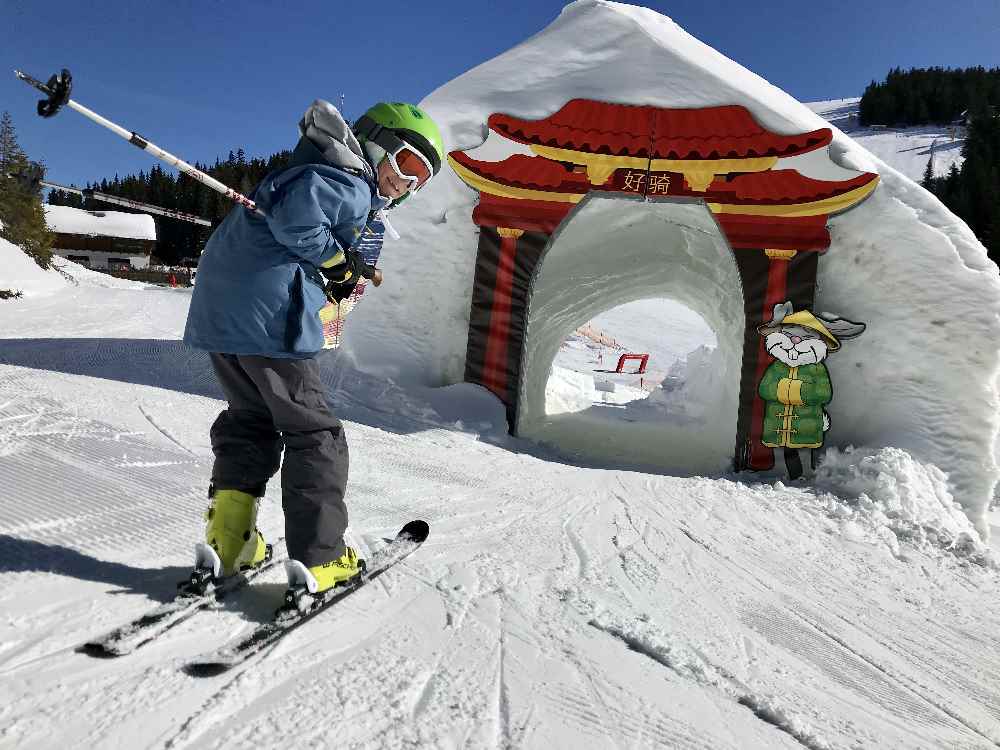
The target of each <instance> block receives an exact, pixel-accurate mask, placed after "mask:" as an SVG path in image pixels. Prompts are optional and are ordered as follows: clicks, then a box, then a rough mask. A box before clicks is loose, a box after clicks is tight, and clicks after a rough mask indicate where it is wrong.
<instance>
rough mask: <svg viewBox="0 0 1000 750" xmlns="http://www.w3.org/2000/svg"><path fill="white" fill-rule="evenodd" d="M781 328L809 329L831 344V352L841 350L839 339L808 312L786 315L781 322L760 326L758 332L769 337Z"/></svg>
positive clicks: (773, 321)
mask: <svg viewBox="0 0 1000 750" xmlns="http://www.w3.org/2000/svg"><path fill="white" fill-rule="evenodd" d="M781 326H802V327H803V328H808V329H810V330H813V331H816V333H818V334H820V335H821V336H822V337H823V338H825V339H826V340H827V341H828V342H830V348H829V351H831V352H835V351H837V350H838V349H839V348H840V342H839V341H838V340H837V337H836V336H834V335H833V334H832V333H830V331H829V329H828V328H827V327H826V326H825V325H823V322H822V321H821V320H820V319H819V318H817V317H816V316H815V315H813V314H812V313H811V312H809V311H808V310H800V311H799V312H797V313H792V314H791V315H786V316H785V317H784V318H782V319H781V320H777V321H775V320H772V321H771V322H770V323H765V324H764V325H762V326H760V327H759V328H758V329H757V330H758V331H760V333H761V334H763V335H764V336H767V335H768V334H771V333H774V332H776V331H779V330H781Z"/></svg>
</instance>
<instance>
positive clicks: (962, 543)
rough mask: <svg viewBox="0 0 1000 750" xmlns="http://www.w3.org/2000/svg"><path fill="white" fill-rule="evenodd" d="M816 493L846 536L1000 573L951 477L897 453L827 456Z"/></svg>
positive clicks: (882, 451) (861, 450)
mask: <svg viewBox="0 0 1000 750" xmlns="http://www.w3.org/2000/svg"><path fill="white" fill-rule="evenodd" d="M815 486H816V489H817V490H818V491H819V492H821V493H829V494H827V495H826V496H825V497H823V496H822V495H821V499H823V500H824V501H825V502H826V507H827V510H828V512H829V513H830V514H831V515H832V516H833V517H834V518H836V519H838V520H839V522H840V525H841V529H842V531H843V532H844V534H845V536H848V537H854V538H865V537H870V536H875V537H877V538H878V539H881V540H882V541H883V542H885V543H886V544H887V545H888V546H889V548H890V549H891V551H892V553H893V554H894V555H895V556H896V557H900V556H902V555H903V550H905V549H906V548H910V549H915V550H918V551H920V552H926V553H931V552H935V551H939V550H941V549H945V550H949V551H951V552H953V553H954V554H956V555H958V556H959V557H963V558H967V559H970V560H972V561H974V562H978V563H980V564H985V565H988V566H990V567H993V568H997V569H1000V566H998V565H997V563H996V561H995V558H994V556H993V554H992V551H991V550H990V549H989V548H987V547H985V546H984V545H983V543H982V541H981V540H980V538H979V534H978V533H977V531H976V529H975V527H974V526H973V525H972V523H971V522H970V520H969V518H968V517H967V516H966V515H965V513H963V512H962V506H961V505H959V504H958V503H956V502H955V498H954V496H953V495H952V493H951V492H950V491H949V489H948V477H947V475H946V474H945V473H944V472H942V471H941V470H940V469H938V468H937V467H936V466H933V465H931V464H925V463H921V462H920V461H917V460H916V459H914V458H913V456H911V455H910V454H909V453H907V452H906V451H904V450H900V449H898V448H882V449H872V448H859V449H853V448H852V449H847V450H844V451H839V450H836V449H832V450H830V451H827V452H826V454H825V455H824V458H823V462H822V464H821V465H820V466H819V468H818V469H817V470H816V477H815Z"/></svg>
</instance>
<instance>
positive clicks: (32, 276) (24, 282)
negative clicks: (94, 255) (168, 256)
mask: <svg viewBox="0 0 1000 750" xmlns="http://www.w3.org/2000/svg"><path fill="white" fill-rule="evenodd" d="M0 264H2V270H0V289H9V290H11V291H20V292H22V293H23V294H24V296H26V297H28V296H44V295H49V294H53V293H55V292H62V291H66V289H67V288H68V287H72V286H74V285H76V284H79V283H81V282H85V283H86V284H87V285H88V286H97V287H105V288H108V289H142V288H144V287H145V286H146V285H145V284H143V283H141V282H138V281H129V280H127V279H116V278H115V277H114V276H109V275H108V274H106V273H100V272H98V271H93V270H91V269H89V268H87V267H85V266H81V265H80V264H79V263H74V262H73V261H71V260H66V259H65V258H60V257H58V256H53V258H52V266H51V267H50V268H42V267H41V266H39V265H38V264H37V263H36V262H35V261H34V260H33V259H32V258H31V256H29V255H28V254H27V253H25V252H24V250H22V249H21V248H20V247H18V246H17V245H14V244H12V243H10V242H8V241H7V240H5V239H3V238H2V237H0ZM6 333H11V331H7V332H6Z"/></svg>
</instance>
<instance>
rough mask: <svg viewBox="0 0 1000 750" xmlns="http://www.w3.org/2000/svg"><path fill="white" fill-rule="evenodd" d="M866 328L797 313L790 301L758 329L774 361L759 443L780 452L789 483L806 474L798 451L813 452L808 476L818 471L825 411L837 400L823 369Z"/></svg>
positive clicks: (764, 384)
mask: <svg viewBox="0 0 1000 750" xmlns="http://www.w3.org/2000/svg"><path fill="white" fill-rule="evenodd" d="M865 328H866V326H865V324H864V323H853V322H851V321H849V320H847V319H845V318H841V317H839V316H836V315H830V314H827V313H820V314H819V315H814V314H813V313H811V312H809V311H808V310H801V311H799V312H794V307H793V306H792V303H791V302H784V303H782V304H778V305H775V306H774V313H773V316H772V318H771V322H770V323H765V324H764V325H762V326H760V327H759V328H758V329H757V330H758V331H759V332H760V334H761V335H762V336H764V346H765V348H766V349H767V351H768V353H769V354H770V355H771V356H772V357H774V358H775V360H776V361H775V362H772V363H771V365H770V366H769V367H768V368H767V370H766V371H765V372H764V377H763V378H762V379H761V381H760V385H759V386H758V389H757V392H758V393H759V394H760V397H761V398H762V399H764V402H765V406H766V408H765V412H764V432H763V435H762V436H761V442H763V443H764V445H766V446H767V447H768V448H782V449H783V458H784V461H785V469H786V470H787V472H788V477H789V478H790V479H798V478H799V477H801V476H802V475H803V473H804V471H803V461H802V459H803V458H804V456H802V455H801V454H800V453H799V451H800V450H804V449H808V450H809V451H810V455H809V461H808V463H807V464H806V465H807V466H808V473H809V474H811V473H812V470H813V469H815V468H816V449H818V448H821V447H822V446H823V440H824V435H825V433H826V431H827V430H829V429H830V417H829V415H828V414H827V413H826V409H824V407H825V406H826V404H828V403H830V401H831V400H832V399H833V385H832V384H831V382H830V373H829V371H828V370H827V369H826V365H825V364H823V362H824V360H826V358H827V356H828V355H829V354H830V353H831V352H835V351H837V350H838V349H840V342H841V340H845V339H852V338H856V337H857V336H860V335H861V334H862V333H864V330H865Z"/></svg>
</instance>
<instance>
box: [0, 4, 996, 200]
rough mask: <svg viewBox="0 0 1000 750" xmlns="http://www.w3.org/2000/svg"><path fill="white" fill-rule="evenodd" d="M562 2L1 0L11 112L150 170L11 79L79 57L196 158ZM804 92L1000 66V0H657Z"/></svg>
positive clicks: (96, 169) (453, 67)
mask: <svg viewBox="0 0 1000 750" xmlns="http://www.w3.org/2000/svg"><path fill="white" fill-rule="evenodd" d="M564 4H565V3H563V2H561V0H531V1H522V0H516V1H515V2H478V1H477V0H434V1H432V2H422V3H413V2H400V1H397V0H381V1H380V2H378V3H361V2H347V3H345V2H338V1H337V0H323V1H322V2H313V0H302V1H301V2H299V3H297V4H295V5H294V6H292V8H291V9H284V10H277V9H276V7H277V3H264V2H258V1H257V0H241V1H240V2H235V0H201V1H200V2H192V1H190V0H172V1H171V2H169V3H162V4H159V3H149V2H142V0H132V1H131V2H117V1H115V0H105V1H103V2H90V1H87V0H74V1H73V2H67V1H65V0H0V9H2V17H0V110H7V111H9V112H10V113H11V114H12V116H13V117H14V123H15V126H16V127H17V131H18V137H19V139H20V141H21V145H22V146H23V147H24V149H25V150H26V151H27V152H28V155H29V156H30V157H31V158H33V159H41V160H44V161H45V162H46V164H47V165H48V167H49V179H51V180H53V181H55V182H62V183H67V184H68V183H76V184H83V183H85V182H86V181H87V180H94V179H99V178H101V177H110V176H113V175H114V174H115V172H118V173H119V174H126V173H129V172H134V171H138V170H139V169H148V168H149V167H150V166H152V164H153V163H154V162H153V160H152V157H150V156H149V155H147V154H143V153H141V152H140V151H138V150H137V149H135V148H133V147H131V146H129V145H128V144H126V143H125V142H124V141H123V140H121V139H119V138H117V137H116V136H114V135H112V134H111V133H110V132H108V131H106V130H104V129H103V128H100V127H99V126H97V125H94V124H92V123H90V122H89V121H88V120H86V119H84V118H83V117H82V116H80V115H79V114H77V113H75V112H72V111H64V112H63V113H61V114H60V115H58V116H57V117H55V118H53V119H51V120H42V119H41V118H39V117H38V116H37V115H35V110H34V107H35V100H36V97H35V94H34V92H33V91H32V90H31V89H29V88H28V87H27V86H25V85H24V84H23V83H20V82H19V81H17V79H15V78H14V75H13V72H12V71H13V69H14V68H20V69H23V70H25V71H26V72H28V73H30V74H32V75H34V76H35V77H37V78H42V79H47V78H48V76H49V75H51V74H52V73H54V72H56V71H57V70H58V69H59V68H62V67H68V68H69V69H70V70H71V71H72V73H73V76H74V79H75V86H74V90H73V98H74V100H76V101H78V102H79V103H81V104H83V105H85V106H88V107H90V108H91V109H93V110H95V111H97V112H98V113H100V114H102V115H104V116H105V117H108V118H109V119H112V120H114V121H116V122H118V123H119V124H120V125H122V126H123V127H126V128H127V129H129V130H135V131H137V132H138V133H140V134H142V135H144V136H146V137H148V138H149V139H151V140H152V141H153V142H155V143H156V144H157V145H159V146H161V147H162V148H165V149H166V150H168V151H171V152H173V153H175V154H176V155H177V156H180V157H181V158H184V159H187V160H189V161H195V160H198V161H213V160H214V159H215V157H216V156H223V157H224V156H225V155H226V154H227V153H228V151H229V150H230V149H233V150H235V149H236V148H238V147H240V146H242V147H243V148H245V149H246V150H247V152H248V153H249V154H251V155H266V154H270V153H272V152H274V151H276V150H279V149H281V148H290V147H291V146H292V145H293V144H294V142H295V140H296V131H295V125H296V123H297V121H298V118H299V117H300V116H301V114H302V112H303V111H304V109H305V107H306V106H307V105H308V104H309V102H310V101H312V100H313V99H314V98H317V97H322V98H326V99H330V100H331V101H334V102H339V97H340V95H341V94H344V95H345V97H346V99H345V110H346V114H347V115H348V117H352V118H353V117H356V116H357V115H358V114H360V113H361V112H362V111H364V109H365V108H366V107H367V106H368V104H369V103H370V102H373V101H376V100H379V99H391V100H410V101H419V100H420V99H422V98H423V97H424V96H426V95H427V94H428V93H430V92H431V91H432V90H434V89H435V88H437V87H438V86H439V85H441V84H443V83H446V82H447V81H449V80H451V79H452V78H454V77H455V76H457V75H459V74H461V73H463V72H464V71H466V70H468V69H469V68H472V67H474V66H475V65H477V64H479V63H480V62H483V61H485V60H488V59H489V58H491V57H493V56H495V55H497V54H499V53H500V52H503V51H504V50H506V49H509V48H510V47H512V46H514V45H515V44H517V43H518V42H520V41H522V40H524V39H526V38H527V37H529V36H531V35H532V34H534V33H535V32H537V31H539V30H540V29H542V28H543V27H544V26H546V25H547V24H548V23H550V22H551V21H552V20H553V19H554V18H555V17H556V16H557V15H558V13H559V11H560V9H561V8H562V7H563V5H564ZM644 4H645V5H646V6H647V7H651V8H654V9H655V10H658V11H659V12H661V13H664V14H665V15H668V16H670V17H671V18H673V19H674V20H675V21H676V22H677V23H679V24H680V25H681V26H682V27H684V28H685V29H686V30H687V31H688V32H690V33H691V34H693V35H694V36H696V37H698V38H699V39H701V40H702V41H704V42H706V43H708V44H710V45H711V46H713V47H715V48H716V49H717V50H719V51H720V52H722V53H723V54H725V55H726V56H728V57H730V58H732V59H734V60H736V61H737V62H739V63H741V64H742V65H744V66H746V67H748V68H750V69H751V70H753V71H754V72H756V73H758V74H759V75H762V76H763V77H764V78H766V79H768V80H769V81H771V82H772V83H773V84H775V85H777V86H779V87H781V88H783V89H784V90H786V91H788V92H789V93H790V94H792V95H793V96H795V97H796V98H798V99H800V100H801V101H815V100H819V99H834V98H841V97H848V96H860V94H861V93H862V92H863V90H864V87H865V86H866V85H867V84H868V83H869V82H870V81H871V80H872V79H882V78H884V76H885V74H886V72H887V71H888V70H889V68H890V67H894V66H899V67H903V68H909V67H926V66H932V65H941V66H946V67H947V66H950V67H966V66H972V65H983V66H985V67H998V66H1000V45H998V44H997V40H998V39H1000V0H959V2H957V3H954V4H951V5H949V4H947V3H944V2H938V1H937V0H933V1H932V0H838V1H837V2H818V3H817V2H813V3H810V2H809V1H808V0H804V1H801V2H792V1H791V0H758V2H748V1H747V0H744V1H743V2H736V1H735V0H715V1H714V2H711V1H710V0H709V1H706V0H673V1H672V2H647V3H644Z"/></svg>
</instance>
